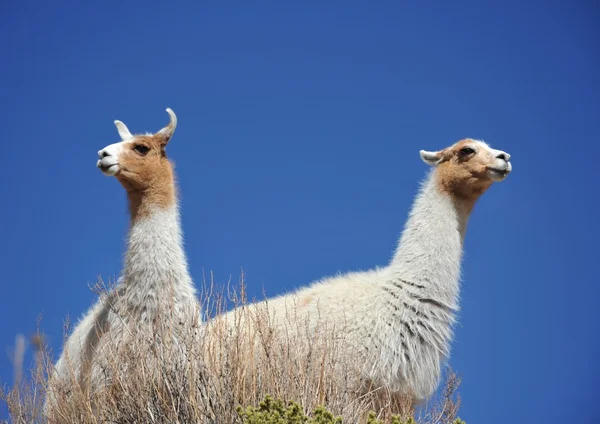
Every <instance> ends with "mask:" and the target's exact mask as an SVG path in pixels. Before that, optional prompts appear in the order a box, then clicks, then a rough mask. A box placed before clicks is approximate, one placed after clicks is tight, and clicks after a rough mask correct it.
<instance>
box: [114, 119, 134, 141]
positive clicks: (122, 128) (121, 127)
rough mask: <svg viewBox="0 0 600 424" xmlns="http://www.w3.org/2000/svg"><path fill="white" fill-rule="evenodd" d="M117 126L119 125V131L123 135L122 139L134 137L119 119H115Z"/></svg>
mask: <svg viewBox="0 0 600 424" xmlns="http://www.w3.org/2000/svg"><path fill="white" fill-rule="evenodd" d="M115 126H116V127H117V131H119V135H120V136H121V140H129V139H130V138H133V136H132V135H131V133H130V132H129V130H128V129H127V126H126V125H125V124H124V123H122V122H121V121H119V120H116V121H115Z"/></svg>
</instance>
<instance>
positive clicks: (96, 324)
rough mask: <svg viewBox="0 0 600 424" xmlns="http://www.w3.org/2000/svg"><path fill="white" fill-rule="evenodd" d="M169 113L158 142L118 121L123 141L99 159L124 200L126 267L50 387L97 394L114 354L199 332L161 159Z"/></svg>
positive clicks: (82, 324) (170, 181) (80, 328)
mask: <svg viewBox="0 0 600 424" xmlns="http://www.w3.org/2000/svg"><path fill="white" fill-rule="evenodd" d="M168 112H169V113H170V114H171V124H170V125H169V126H168V127H166V128H165V129H163V130H161V132H159V133H157V134H155V135H145V136H132V135H131V134H130V133H129V131H128V130H127V128H126V127H125V126H124V124H122V123H120V122H119V121H117V122H116V123H117V128H118V129H119V133H120V134H121V137H122V138H123V141H122V142H121V143H115V144H113V145H110V146H108V147H106V148H105V149H103V150H101V151H100V152H99V156H100V160H99V161H98V167H99V168H100V169H101V170H102V172H103V173H105V174H107V175H114V176H116V177H117V179H119V181H120V182H121V184H122V185H123V186H124V187H125V188H126V190H127V193H128V200H129V207H130V213H131V225H130V229H129V234H128V238H127V252H126V255H125V264H124V269H123V271H122V274H121V277H120V278H119V280H118V283H117V285H116V287H115V288H114V289H113V290H111V291H110V292H108V293H107V294H105V295H103V296H102V297H101V298H100V300H99V301H98V302H97V303H96V304H95V305H94V306H93V307H92V308H91V309H90V311H89V312H88V313H87V314H86V315H85V316H84V317H83V318H82V319H81V320H80V321H79V323H78V324H77V326H76V327H75V329H74V330H73V333H72V334H71V336H70V337H69V338H68V340H67V342H66V344H65V347H64V350H63V352H62V354H61V356H60V358H59V360H58V362H57V363H56V367H55V374H54V375H53V379H54V381H56V380H58V381H62V382H63V383H65V382H71V383H73V382H76V383H78V384H81V385H82V387H85V389H86V390H91V391H94V390H96V389H98V388H100V387H103V386H105V385H106V384H108V383H109V382H110V375H109V374H110V373H107V369H108V368H109V364H108V363H107V358H108V357H110V356H111V355H110V353H111V352H114V351H115V350H118V349H120V348H123V347H126V346H127V344H129V343H135V342H139V340H141V339H144V340H145V341H152V340H159V341H160V342H168V343H169V344H172V343H174V344H177V343H179V342H180V341H183V340H186V338H185V337H186V336H185V335H186V334H188V332H189V331H190V328H194V327H196V326H197V325H198V322H199V304H198V302H197V299H196V290H195V288H194V284H193V281H192V279H191V277H190V275H189V272H188V265H187V259H186V256H185V252H184V250H183V236H182V231H181V225H180V217H179V210H178V205H177V198H176V191H175V185H174V178H173V172H172V168H171V164H170V163H169V161H168V160H167V159H166V156H165V155H164V147H165V145H166V144H167V142H168V141H169V140H170V137H171V136H172V133H173V131H174V129H175V124H176V118H175V115H174V114H173V113H172V112H171V111H170V109H168ZM139 146H144V147H143V148H141V147H139ZM153 150H156V152H155V153H154V155H155V156H154V157H152V156H150V154H151V152H152V151H153ZM166 335H168V339H169V340H168V341H166V340H165V339H166V338H167V336H166ZM182 354H183V355H184V356H185V349H184V348H183V347H182ZM113 357H114V356H113ZM183 359H185V358H184V357H182V360H183Z"/></svg>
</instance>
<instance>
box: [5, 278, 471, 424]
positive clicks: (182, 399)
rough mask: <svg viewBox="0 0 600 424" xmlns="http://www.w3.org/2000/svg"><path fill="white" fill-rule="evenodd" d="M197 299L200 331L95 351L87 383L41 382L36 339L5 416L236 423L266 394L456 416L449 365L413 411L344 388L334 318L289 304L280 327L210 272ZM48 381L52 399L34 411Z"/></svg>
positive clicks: (441, 420) (347, 376) (401, 402)
mask: <svg viewBox="0 0 600 424" xmlns="http://www.w3.org/2000/svg"><path fill="white" fill-rule="evenodd" d="M202 299H203V302H202V303H203V315H204V318H205V320H206V321H207V324H206V325H205V326H204V327H203V328H202V330H201V331H200V332H199V331H198V328H190V329H189V331H188V332H187V333H186V334H184V336H183V337H182V338H183V342H180V343H169V342H166V341H168V340H170V338H169V337H168V334H167V335H165V337H154V338H151V339H149V338H148V337H143V336H142V334H139V335H138V337H132V338H130V342H128V343H124V344H121V345H119V346H116V347H115V348H113V349H110V350H108V351H104V352H103V355H104V356H105V360H104V361H103V362H102V371H103V372H104V373H105V375H106V380H105V381H106V384H105V386H103V387H101V388H99V389H96V390H94V391H90V390H88V387H87V385H86V384H85V383H83V384H80V383H79V382H78V381H77V379H76V378H75V373H73V378H72V379H71V380H70V381H68V382H61V383H59V382H55V381H53V382H49V380H48V375H49V370H51V369H52V368H51V367H52V362H51V361H50V358H51V355H50V352H49V351H48V349H47V348H46V347H45V346H44V345H43V343H41V342H40V340H41V338H39V337H38V339H37V341H36V343H37V350H36V361H35V364H34V367H33V369H32V371H31V373H30V378H29V379H27V381H26V382H17V383H16V384H15V385H13V387H12V388H10V389H5V390H0V399H2V400H4V401H5V402H6V403H7V405H8V409H9V413H10V419H11V422H14V423H38V422H39V423H41V422H53V423H90V424H91V423H107V422H109V423H142V422H144V423H219V424H221V423H223V424H227V423H236V422H241V418H240V416H239V414H238V406H243V407H247V406H256V405H259V403H260V402H261V401H262V400H263V399H264V398H265V396H267V395H270V396H272V397H273V398H275V399H279V400H282V401H283V402H284V403H286V404H287V403H288V402H291V401H294V402H296V403H297V404H298V405H299V406H300V407H301V408H302V409H303V411H304V412H305V413H309V412H312V411H314V410H316V409H317V408H318V407H319V406H320V405H324V406H325V407H326V408H327V409H328V410H329V411H331V412H332V413H333V414H335V415H336V416H342V417H343V419H344V422H347V423H357V422H366V421H367V419H368V413H369V411H374V412H375V416H376V417H377V418H378V419H380V420H382V421H383V422H390V420H391V418H392V415H398V416H400V418H401V419H402V420H405V419H407V418H409V417H412V416H414V417H415V419H417V422H419V423H422V424H446V423H452V422H453V421H454V419H455V417H456V413H457V410H458V407H459V405H460V399H459V398H458V397H457V394H456V390H457V388H458V385H459V383H460V382H459V380H458V378H457V377H456V376H455V375H454V374H453V373H451V372H450V373H449V374H448V378H447V382H446V386H445V389H444V390H443V392H442V393H441V394H440V396H439V399H436V400H434V401H433V402H431V403H430V404H429V405H426V406H421V407H418V408H417V412H416V413H415V410H414V408H413V405H412V404H411V400H410V398H408V397H406V396H402V395H399V394H396V393H390V392H389V391H388V390H386V389H385V388H382V387H375V386H370V387H366V386H365V387H360V388H357V387H354V386H353V381H355V378H352V377H353V376H356V375H357V374H356V373H357V372H359V367H360V366H361V365H362V364H358V363H352V361H347V360H346V361H340V360H339V357H338V353H339V352H343V351H345V349H342V347H343V344H344V343H346V340H345V338H344V331H343V326H341V327H340V328H335V327H334V326H332V325H331V323H329V322H327V320H326V319H319V320H317V321H318V323H317V324H316V325H314V323H313V325H312V326H309V325H308V323H306V322H301V321H298V320H296V319H295V317H294V314H293V312H290V313H289V314H288V317H287V319H286V325H285V326H284V327H283V328H284V330H283V331H282V330H281V326H279V327H277V328H276V326H274V324H273V322H272V317H270V316H269V314H268V312H267V310H266V309H264V308H263V309H260V308H259V309H256V308H254V307H249V306H248V304H247V302H246V299H245V293H244V283H243V277H242V281H241V282H240V286H239V289H238V290H235V291H234V290H228V293H227V294H225V293H224V292H223V290H220V291H219V292H216V291H215V286H214V285H213V284H212V278H211V282H210V284H208V285H206V284H205V285H204V290H203V296H202ZM229 303H233V304H234V305H235V306H236V307H237V312H236V314H235V322H234V323H233V324H231V323H226V322H224V321H223V320H220V319H218V317H217V319H211V318H212V317H215V316H217V315H218V314H219V313H220V312H222V311H223V310H224V309H225V308H226V304H229ZM326 315H327V314H326V311H324V313H323V316H326ZM163 331H165V332H168V331H169V326H165V327H164V330H163ZM103 337H110V332H109V333H106V334H104V336H103ZM108 345H110V343H108ZM34 347H36V345H34ZM181 358H184V359H185V360H181ZM50 389H51V390H52V392H51V393H52V394H53V398H54V399H55V401H54V402H52V403H51V405H50V407H49V409H48V411H47V418H44V415H43V413H42V410H43V408H42V406H43V399H44V397H45V394H46V393H47V392H49V390H50Z"/></svg>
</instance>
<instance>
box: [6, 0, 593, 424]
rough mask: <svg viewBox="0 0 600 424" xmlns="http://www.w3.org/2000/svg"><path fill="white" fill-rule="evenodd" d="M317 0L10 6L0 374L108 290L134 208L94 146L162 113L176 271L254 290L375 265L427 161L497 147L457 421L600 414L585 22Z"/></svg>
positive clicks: (494, 5) (469, 247) (524, 6)
mask: <svg viewBox="0 0 600 424" xmlns="http://www.w3.org/2000/svg"><path fill="white" fill-rule="evenodd" d="M322 3H323V2H261V3H260V4H259V5H253V6H251V5H249V4H248V3H244V4H243V5H241V4H237V5H235V6H233V5H230V6H225V5H223V4H219V5H217V4H215V3H213V4H208V3H206V2H193V3H192V2H190V3H187V4H186V3H184V2H180V3H177V4H174V3H167V2H161V3H158V2H134V1H131V2H129V1H128V2H113V1H107V2H102V6H101V7H93V8H92V7H91V6H87V5H85V4H83V2H50V3H48V2H44V3H42V2H31V1H20V2H16V1H8V2H3V3H2V5H1V6H0V37H1V38H2V40H4V42H3V43H2V45H1V46H0V53H1V55H2V64H3V65H2V66H1V67H0V77H1V83H0V99H1V101H0V123H1V126H2V154H3V155H4V160H3V165H2V173H3V178H2V183H1V184H0V198H2V199H4V201H3V205H2V207H0V218H1V219H0V222H1V223H2V224H0V239H1V240H2V243H1V244H0V265H1V267H2V269H3V272H2V276H1V277H0V278H1V280H0V287H1V291H0V311H1V314H2V325H1V326H0V346H1V347H2V350H1V352H2V354H1V355H0V381H3V382H7V381H10V380H11V378H12V373H11V367H10V362H9V360H8V356H7V355H6V354H4V352H5V351H6V349H8V348H9V347H10V346H11V345H12V344H13V340H14V337H15V335H16V334H17V333H25V334H31V333H32V332H34V330H35V328H36V323H37V321H38V317H40V316H42V320H41V328H42V329H43V331H44V332H45V333H46V334H47V335H48V337H49V339H50V342H51V346H52V348H53V349H54V350H59V348H60V343H61V335H62V323H63V321H64V319H65V317H66V316H67V314H71V316H74V317H78V316H79V315H80V314H82V313H83V312H84V311H86V310H87V308H88V307H89V306H90V305H91V303H92V302H93V300H94V295H93V293H92V292H91V291H90V290H89V289H88V284H90V283H93V282H95V281H96V278H97V277H98V276H102V277H104V278H113V277H115V276H116V275H117V274H118V272H119V270H120V266H121V258H122V254H123V248H124V244H123V243H124V238H125V233H126V229H127V224H128V216H127V210H126V199H125V195H124V193H123V190H122V189H121V187H120V186H119V184H118V183H117V182H116V181H115V180H113V179H109V178H107V177H104V176H103V175H101V173H100V172H99V171H98V169H96V166H95V163H96V152H97V150H98V149H100V148H102V147H104V146H105V145H107V144H109V143H113V142H115V141H117V140H118V135H117V132H116V129H115V128H114V126H113V124H112V122H113V120H114V119H120V120H123V121H124V122H125V123H126V124H127V125H128V126H129V128H130V129H131V130H132V131H133V132H143V131H154V130H157V129H159V128H161V127H162V126H163V125H165V124H166V122H167V120H168V116H167V114H166V113H165V111H164V109H165V108H166V107H171V108H173V109H174V110H175V112H176V113H177V115H178V117H179V127H178V129H177V132H176V134H175V136H174V138H173V141H172V143H171V144H170V145H169V154H170V156H171V158H173V160H174V161H175V162H176V164H177V172H178V176H179V181H180V188H181V192H182V219H183V226H184V231H185V236H186V250H187V253H188V256H189V261H190V266H191V272H192V274H193V276H194V277H195V279H196V280H197V281H200V280H201V277H202V274H203V273H209V272H214V275H215V278H216V280H217V281H218V282H220V283H225V282H227V281H228V280H229V279H230V278H231V279H232V280H233V281H237V280H238V277H239V274H240V270H241V269H242V268H243V269H244V271H245V273H246V275H247V284H248V287H249V291H250V294H251V295H254V296H258V297H260V296H261V293H262V291H263V289H264V290H265V291H266V292H267V293H268V294H269V295H275V294H279V293H282V292H284V291H286V290H291V289H293V288H294V287H298V286H301V285H305V284H308V283H309V282H310V281H312V280H314V279H317V278H319V277H322V276H326V275H330V274H334V273H336V272H338V271H346V270H359V269H366V268H370V267H373V266H375V265H383V264H385V263H386V262H387V261H388V259H389V258H390V256H391V254H392V251H393V249H394V248H395V246H396V240H397V237H398V235H399V234H400V231H401V229H402V226H403V224H404V221H405V219H406V215H407V212H408V209H409V207H410V205H411V202H412V199H413V196H414V195H415V193H416V190H417V187H418V182H419V181H420V180H421V179H422V178H423V176H424V175H425V172H426V166H425V165H424V164H423V163H422V162H421V161H420V159H419V156H418V151H419V150H420V149H429V150H434V149H439V148H443V147H445V146H447V145H449V144H451V143H453V142H454V141H456V140H458V139H460V138H463V137H474V138H482V139H484V140H486V141H488V142H489V143H490V144H491V145H492V146H493V147H496V148H498V149H502V150H505V151H507V152H509V153H510V154H511V155H512V162H513V167H514V172H513V173H512V174H511V176H510V177H509V178H508V179H507V180H506V181H505V182H503V183H501V184H498V185H495V186H494V187H492V188H491V189H490V191H489V192H488V193H486V194H485V195H484V196H483V198H482V199H481V200H480V202H479V204H478V205H477V206H476V208H475V211H474V213H473V216H472V219H471V221H470V223H469V228H468V232H467V238H466V243H465V249H466V254H465V260H464V281H463V287H462V303H461V304H462V312H461V317H460V325H459V326H458V328H457V329H456V338H455V341H454V343H453V347H452V357H451V361H450V362H451V365H452V366H453V367H454V368H455V369H456V370H457V371H458V373H459V374H460V375H461V377H462V379H463V383H462V386H461V396H462V399H463V407H462V410H461V416H462V417H463V418H464V419H466V420H467V422H469V423H472V424H475V423H487V424H493V423H504V422H508V419H509V418H511V417H516V418H513V419H512V420H511V422H512V421H515V422H523V423H534V422H559V421H560V420H561V419H564V420H566V419H569V421H570V422H578V423H591V422H597V420H598V419H599V418H600V406H599V405H598V403H597V399H598V395H599V393H598V387H597V382H598V381H599V379H600V366H599V365H598V361H597V358H598V356H599V354H600V343H599V335H600V319H599V318H598V312H597V310H598V298H599V297H600V288H599V286H598V284H599V279H598V275H597V273H598V268H597V265H598V260H599V258H598V238H599V237H600V231H599V229H600V228H599V224H598V219H597V217H598V212H597V210H598V178H599V177H600V172H599V171H598V163H597V160H598V157H599V156H600V148H599V147H598V144H599V143H600V124H599V119H598V118H599V117H600V114H599V112H600V110H599V105H600V101H599V99H600V80H599V77H598V75H600V54H599V53H600V51H599V45H598V40H600V37H599V31H598V26H597V22H598V20H599V18H600V10H599V8H598V7H597V6H594V5H592V2H589V1H581V2H572V3H571V4H568V2H559V1H529V2H516V1H502V2H499V1H498V2H480V1H475V0H472V1H471V0H469V1H461V2H445V1H437V2H436V1H431V2H419V6H416V5H415V3H417V2H411V3H410V4H407V2H391V1H389V2H377V3H374V2H361V3H358V2H338V3H335V2H329V5H323V4H322ZM401 4H403V5H401ZM3 408H4V407H3V406H0V417H1V416H2V415H3V414H5V413H6V411H5V410H4V409H3Z"/></svg>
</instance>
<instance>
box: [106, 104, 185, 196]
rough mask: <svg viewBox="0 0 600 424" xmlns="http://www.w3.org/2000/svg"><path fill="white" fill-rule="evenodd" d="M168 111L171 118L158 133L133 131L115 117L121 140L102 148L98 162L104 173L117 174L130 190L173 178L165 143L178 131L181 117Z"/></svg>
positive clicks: (149, 186)
mask: <svg viewBox="0 0 600 424" xmlns="http://www.w3.org/2000/svg"><path fill="white" fill-rule="evenodd" d="M167 112H168V114H169V116H170V117H171V121H170V122H169V124H168V125H167V126H166V127H164V128H163V129H162V130H160V131H158V132H157V133H155V134H145V135H132V134H131V133H130V132H129V130H128V129H127V126H125V124H124V123H123V122H121V121H115V126H116V127H117V130H118V131H119V135H120V136H121V141H120V142H118V143H114V144H110V145H108V146H106V147H105V148H104V149H102V150H100V151H99V152H98V157H99V160H98V163H97V166H98V168H100V170H101V171H102V173H103V174H104V175H108V176H115V177H116V178H117V179H118V180H119V182H121V184H122V185H123V186H124V187H125V188H126V189H127V190H128V191H135V190H146V189H149V188H151V187H152V186H153V185H156V184H157V183H163V182H164V180H165V179H166V180H171V179H172V168H171V163H170V162H169V160H168V159H167V155H166V152H165V147H166V146H167V144H168V143H169V141H170V140H171V137H172V136H173V133H174V132H175V127H176V126H177V117H176V116H175V113H174V112H173V111H172V110H171V109H169V108H167Z"/></svg>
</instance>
